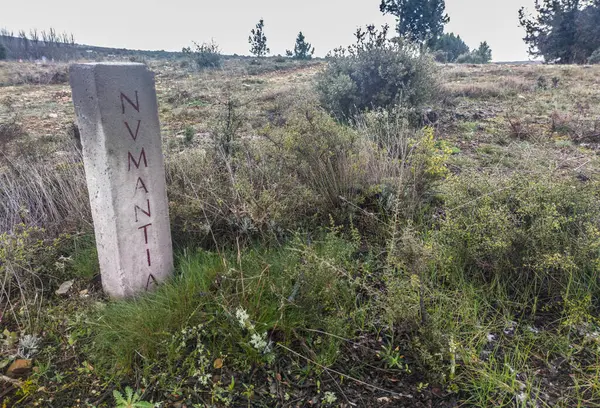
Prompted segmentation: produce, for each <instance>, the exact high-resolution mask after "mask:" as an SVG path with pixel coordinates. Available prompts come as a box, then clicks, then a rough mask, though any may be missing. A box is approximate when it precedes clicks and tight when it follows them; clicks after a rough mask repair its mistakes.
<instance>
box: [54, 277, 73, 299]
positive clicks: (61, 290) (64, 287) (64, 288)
mask: <svg viewBox="0 0 600 408" xmlns="http://www.w3.org/2000/svg"><path fill="white" fill-rule="evenodd" d="M74 282H75V281H74V280H69V281H66V282H63V283H62V284H61V285H60V286H59V287H58V289H56V292H54V293H56V294H57V295H59V296H61V295H66V294H67V293H68V292H69V289H71V286H73V283H74Z"/></svg>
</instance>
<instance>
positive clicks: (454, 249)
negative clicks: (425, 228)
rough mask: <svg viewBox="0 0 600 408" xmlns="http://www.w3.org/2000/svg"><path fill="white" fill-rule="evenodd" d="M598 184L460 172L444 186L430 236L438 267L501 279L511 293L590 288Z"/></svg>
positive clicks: (595, 258) (597, 258)
mask: <svg viewBox="0 0 600 408" xmlns="http://www.w3.org/2000/svg"><path fill="white" fill-rule="evenodd" d="M597 188H598V186H597V185H596V184H594V183H591V182H590V183H586V184H583V183H581V182H577V181H571V180H564V181H561V180H556V179H554V178H552V177H539V176H538V177H535V176H531V175H528V176H511V177H508V178H503V177H500V176H481V175H479V176H478V175H474V174H464V175H462V176H461V177H459V178H457V179H455V180H454V181H453V182H451V183H447V184H446V188H445V191H446V194H445V196H444V197H445V200H446V202H445V208H446V209H445V218H444V220H443V221H441V222H440V225H439V230H438V232H437V233H436V234H435V240H434V241H435V244H434V245H435V246H436V247H437V251H436V253H437V254H439V270H440V271H444V273H445V274H447V275H448V276H449V277H451V278H452V277H454V278H456V276H457V275H455V274H459V275H458V276H460V277H461V278H459V280H460V279H462V278H464V277H466V278H467V279H470V280H474V281H479V282H484V283H486V284H490V283H494V282H501V284H502V285H506V286H507V287H508V288H509V289H508V292H509V293H511V294H513V295H514V296H525V297H526V299H525V300H527V301H531V300H533V299H534V297H542V298H556V297H561V296H562V295H563V294H564V293H565V291H567V290H568V288H569V286H571V290H574V288H575V286H576V285H579V286H581V287H587V288H588V290H591V291H593V292H595V291H597V290H598V284H597V281H596V280H595V278H594V276H596V275H597V273H598V271H599V267H600V252H599V250H600V240H599V239H598V238H599V237H600V206H599V204H598V203H599V201H598V193H597V191H598V190H597Z"/></svg>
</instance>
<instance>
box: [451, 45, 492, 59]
mask: <svg viewBox="0 0 600 408" xmlns="http://www.w3.org/2000/svg"><path fill="white" fill-rule="evenodd" d="M491 60H492V49H491V48H490V46H489V45H488V43H487V41H484V42H482V43H481V44H479V48H477V49H475V50H473V51H471V52H469V53H466V54H463V55H461V56H459V57H458V58H457V59H456V62H457V63H459V64H487V63H488V62H490V61H491Z"/></svg>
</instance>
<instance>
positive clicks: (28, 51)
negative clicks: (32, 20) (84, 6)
mask: <svg viewBox="0 0 600 408" xmlns="http://www.w3.org/2000/svg"><path fill="white" fill-rule="evenodd" d="M74 47H75V37H74V35H73V34H72V33H67V32H62V33H59V32H58V31H57V30H56V29H54V28H52V27H51V28H50V29H48V30H39V31H38V29H37V28H33V29H31V30H29V32H26V31H25V30H19V31H18V32H17V33H15V32H14V31H11V30H8V29H6V28H0V59H6V58H12V59H40V58H43V57H46V58H49V59H65V58H69V57H70V56H71V54H72V51H73V49H74Z"/></svg>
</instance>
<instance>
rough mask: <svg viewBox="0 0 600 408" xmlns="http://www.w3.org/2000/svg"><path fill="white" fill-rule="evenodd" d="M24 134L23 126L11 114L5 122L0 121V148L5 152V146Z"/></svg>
mask: <svg viewBox="0 0 600 408" xmlns="http://www.w3.org/2000/svg"><path fill="white" fill-rule="evenodd" d="M24 134H25V131H24V129H23V126H21V124H20V123H19V122H18V121H17V117H16V116H13V117H12V118H10V119H9V120H8V121H6V122H0V150H1V151H3V152H5V151H6V147H7V146H8V145H9V144H10V143H11V142H13V141H14V140H17V139H18V138H20V137H22V136H23V135H24Z"/></svg>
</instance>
